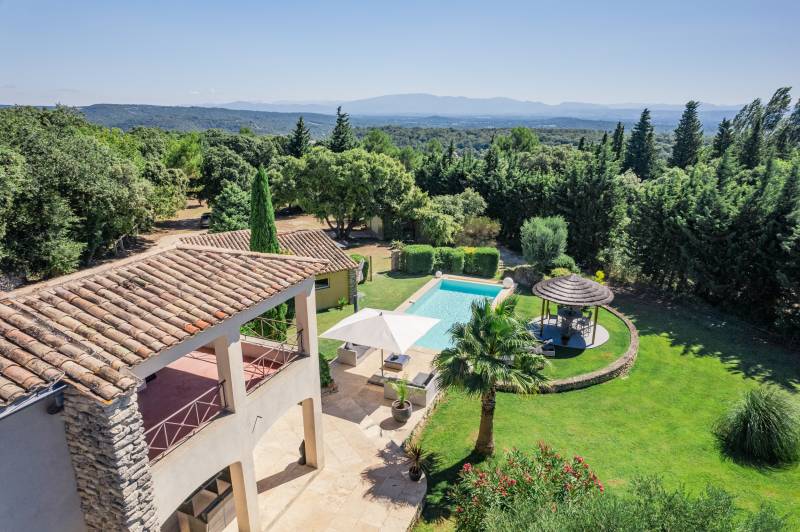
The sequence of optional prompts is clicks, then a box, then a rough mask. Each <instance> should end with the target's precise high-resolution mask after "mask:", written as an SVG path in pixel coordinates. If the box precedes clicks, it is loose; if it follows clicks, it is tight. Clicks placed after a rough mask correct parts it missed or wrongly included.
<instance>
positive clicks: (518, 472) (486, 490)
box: [451, 442, 604, 530]
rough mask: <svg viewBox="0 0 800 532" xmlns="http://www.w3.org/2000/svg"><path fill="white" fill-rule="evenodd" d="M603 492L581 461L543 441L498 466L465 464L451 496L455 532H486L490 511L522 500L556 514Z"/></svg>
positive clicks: (511, 453)
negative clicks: (564, 507) (562, 506)
mask: <svg viewBox="0 0 800 532" xmlns="http://www.w3.org/2000/svg"><path fill="white" fill-rule="evenodd" d="M603 489H604V488H603V483H602V482H600V480H599V479H598V478H597V476H596V475H595V474H594V473H593V472H592V470H591V468H590V467H589V465H588V464H587V463H586V461H585V460H584V459H583V458H581V457H580V456H575V457H573V458H572V459H566V458H564V457H562V456H561V455H559V454H558V453H556V452H555V451H554V450H553V449H551V448H550V447H549V446H547V445H545V444H544V443H541V442H540V443H539V446H538V448H537V449H535V450H534V451H533V452H531V453H525V452H523V451H519V450H513V451H510V452H509V453H508V454H507V455H506V456H505V458H504V459H503V461H502V463H500V464H499V465H497V466H492V467H487V468H481V467H477V466H473V465H472V464H470V463H466V464H464V466H463V468H462V469H461V472H460V473H459V482H458V483H457V484H456V486H455V487H454V488H453V491H452V493H451V496H452V498H453V502H454V505H455V518H456V527H457V529H458V530H483V529H485V527H484V519H485V518H486V515H487V512H489V511H498V510H499V511H503V510H504V509H509V508H513V507H514V506H515V505H518V504H520V503H522V502H523V501H524V502H527V503H531V502H532V503H533V504H537V505H540V506H542V507H550V508H552V509H553V511H555V509H556V508H558V506H559V505H564V504H567V505H569V504H572V503H575V502H576V501H579V500H580V499H582V498H585V497H587V496H591V495H594V494H600V493H602V492H603Z"/></svg>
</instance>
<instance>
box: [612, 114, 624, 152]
mask: <svg viewBox="0 0 800 532" xmlns="http://www.w3.org/2000/svg"><path fill="white" fill-rule="evenodd" d="M623 149H625V126H623V125H622V122H617V128H616V129H615V130H614V136H613V137H612V140H611V151H613V152H614V158H615V159H616V160H618V161H619V160H620V159H622V150H623Z"/></svg>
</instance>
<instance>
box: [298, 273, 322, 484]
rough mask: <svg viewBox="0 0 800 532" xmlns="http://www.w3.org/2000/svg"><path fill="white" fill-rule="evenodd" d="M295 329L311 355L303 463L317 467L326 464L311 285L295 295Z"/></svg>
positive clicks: (317, 348) (312, 288) (304, 413)
mask: <svg viewBox="0 0 800 532" xmlns="http://www.w3.org/2000/svg"><path fill="white" fill-rule="evenodd" d="M294 308H295V319H296V320H297V328H298V329H299V330H301V331H302V333H301V337H302V339H303V348H304V349H305V351H306V353H308V354H309V357H310V358H311V361H310V362H311V364H310V365H311V368H312V371H311V372H310V373H311V375H310V376H309V377H310V379H311V381H312V382H311V389H312V390H314V395H313V397H309V398H307V399H305V400H304V401H303V403H302V406H303V437H304V440H305V444H306V463H307V464H308V465H310V466H312V467H316V468H317V469H322V468H323V467H325V450H324V447H323V441H322V399H321V396H320V383H319V370H318V369H317V368H319V363H320V362H319V346H318V340H317V316H316V313H317V303H316V293H315V292H314V287H313V286H312V287H311V288H310V289H309V290H307V291H306V292H305V293H302V294H299V295H297V296H295V298H294Z"/></svg>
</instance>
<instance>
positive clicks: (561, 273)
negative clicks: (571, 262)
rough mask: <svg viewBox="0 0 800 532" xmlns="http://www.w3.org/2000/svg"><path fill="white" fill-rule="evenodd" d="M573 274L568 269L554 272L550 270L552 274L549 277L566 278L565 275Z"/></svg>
mask: <svg viewBox="0 0 800 532" xmlns="http://www.w3.org/2000/svg"><path fill="white" fill-rule="evenodd" d="M571 273H573V272H572V271H570V270H568V269H566V268H553V269H552V270H550V274H549V275H547V277H548V278H551V277H564V276H565V275H569V274H571Z"/></svg>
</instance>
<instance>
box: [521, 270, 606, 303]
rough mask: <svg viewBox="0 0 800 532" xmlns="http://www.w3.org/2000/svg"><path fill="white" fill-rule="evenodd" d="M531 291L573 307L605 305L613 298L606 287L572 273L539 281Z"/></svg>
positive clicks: (543, 297) (549, 299)
mask: <svg viewBox="0 0 800 532" xmlns="http://www.w3.org/2000/svg"><path fill="white" fill-rule="evenodd" d="M533 293H534V295H537V296H539V297H541V298H542V299H547V300H548V301H553V302H554V303H558V304H559V305H571V306H575V307H578V306H581V307H585V306H592V305H605V304H608V303H610V302H611V300H613V299H614V293H613V292H612V291H611V290H610V289H609V288H608V287H606V286H603V285H601V284H600V283H597V282H595V281H592V280H590V279H585V278H583V277H581V276H580V275H575V274H574V273H573V274H570V275H565V276H563V277H553V278H552V279H547V280H545V281H539V282H538V283H536V286H534V287H533Z"/></svg>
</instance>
